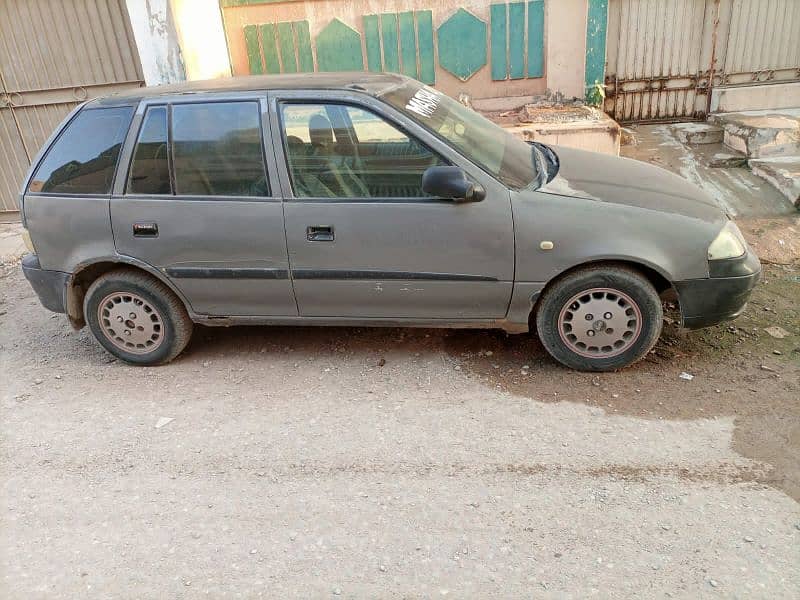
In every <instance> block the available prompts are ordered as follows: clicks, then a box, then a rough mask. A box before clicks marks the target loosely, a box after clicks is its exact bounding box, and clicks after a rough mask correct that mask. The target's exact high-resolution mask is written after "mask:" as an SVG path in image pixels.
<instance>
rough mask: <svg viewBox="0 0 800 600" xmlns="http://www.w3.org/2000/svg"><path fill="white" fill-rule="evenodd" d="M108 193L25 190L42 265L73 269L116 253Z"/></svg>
mask: <svg viewBox="0 0 800 600" xmlns="http://www.w3.org/2000/svg"><path fill="white" fill-rule="evenodd" d="M108 202H109V201H108V198H107V197H100V196H98V197H90V196H83V197H70V196H56V195H45V194H26V196H25V221H26V223H27V225H28V231H30V235H31V241H32V242H33V245H34V247H35V248H36V254H37V255H38V256H39V263H40V264H41V266H42V268H43V269H48V270H51V271H64V272H66V273H71V272H72V271H73V270H74V269H75V266H76V265H78V264H80V263H84V262H90V261H92V260H93V259H94V258H95V257H97V256H107V255H109V254H114V252H115V251H114V238H113V237H112V235H111V221H110V218H109V212H108Z"/></svg>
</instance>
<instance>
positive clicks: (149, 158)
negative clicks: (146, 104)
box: [128, 106, 172, 194]
mask: <svg viewBox="0 0 800 600" xmlns="http://www.w3.org/2000/svg"><path fill="white" fill-rule="evenodd" d="M128 193H129V194H171V193H172V185H171V183H170V180H169V139H168V136H167V107H166V106H155V107H152V108H149V109H147V112H146V113H145V117H144V122H143V124H142V129H141V132H140V133H139V140H138V141H137V142H136V150H134V152H133V161H132V162H131V170H130V177H129V179H128Z"/></svg>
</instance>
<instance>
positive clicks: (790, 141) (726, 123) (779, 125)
mask: <svg viewBox="0 0 800 600" xmlns="http://www.w3.org/2000/svg"><path fill="white" fill-rule="evenodd" d="M709 123H711V124H712V125H715V126H718V127H721V128H722V130H723V142H724V143H725V145H726V146H728V147H729V148H731V149H732V150H737V151H738V152H741V153H743V154H745V155H746V156H747V157H748V158H766V157H772V156H792V155H800V109H781V110H780V111H769V110H762V111H748V112H741V113H721V114H717V115H711V117H709Z"/></svg>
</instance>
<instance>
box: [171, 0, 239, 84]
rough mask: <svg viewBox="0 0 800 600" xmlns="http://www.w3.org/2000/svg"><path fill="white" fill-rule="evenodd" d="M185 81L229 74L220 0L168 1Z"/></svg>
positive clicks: (229, 68)
mask: <svg viewBox="0 0 800 600" xmlns="http://www.w3.org/2000/svg"><path fill="white" fill-rule="evenodd" d="M170 5H171V7H172V13H173V15H174V16H175V23H176V27H177V32H178V40H179V42H180V46H181V50H182V52H183V62H184V64H185V66H186V77H187V79H190V80H194V79H214V78H217V77H228V76H230V74H231V67H230V60H229V57H228V45H227V43H226V41H225V32H224V31H223V28H222V12H221V9H220V5H219V0H170Z"/></svg>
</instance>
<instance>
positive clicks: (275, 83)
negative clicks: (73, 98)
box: [89, 71, 410, 106]
mask: <svg viewBox="0 0 800 600" xmlns="http://www.w3.org/2000/svg"><path fill="white" fill-rule="evenodd" d="M405 81H410V80H409V78H408V77H405V76H403V75H399V74H395V73H367V72H363V71H354V72H345V73H296V74H291V75H246V76H238V77H222V78H219V79H207V80H204V81H184V82H181V83H173V84H167V85H158V86H152V87H141V88H134V89H130V90H125V91H123V92H119V93H116V94H114V95H112V96H105V97H103V98H96V99H94V100H92V101H91V102H90V103H89V104H90V105H102V106H109V105H121V104H124V105H130V104H136V103H138V102H139V101H140V100H144V99H148V98H157V97H159V96H167V95H181V94H214V93H226V92H252V91H262V90H347V91H354V92H360V93H367V94H371V95H378V94H380V93H381V92H383V91H385V90H386V89H388V88H390V87H393V86H395V85H398V84H401V83H404V82H405Z"/></svg>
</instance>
